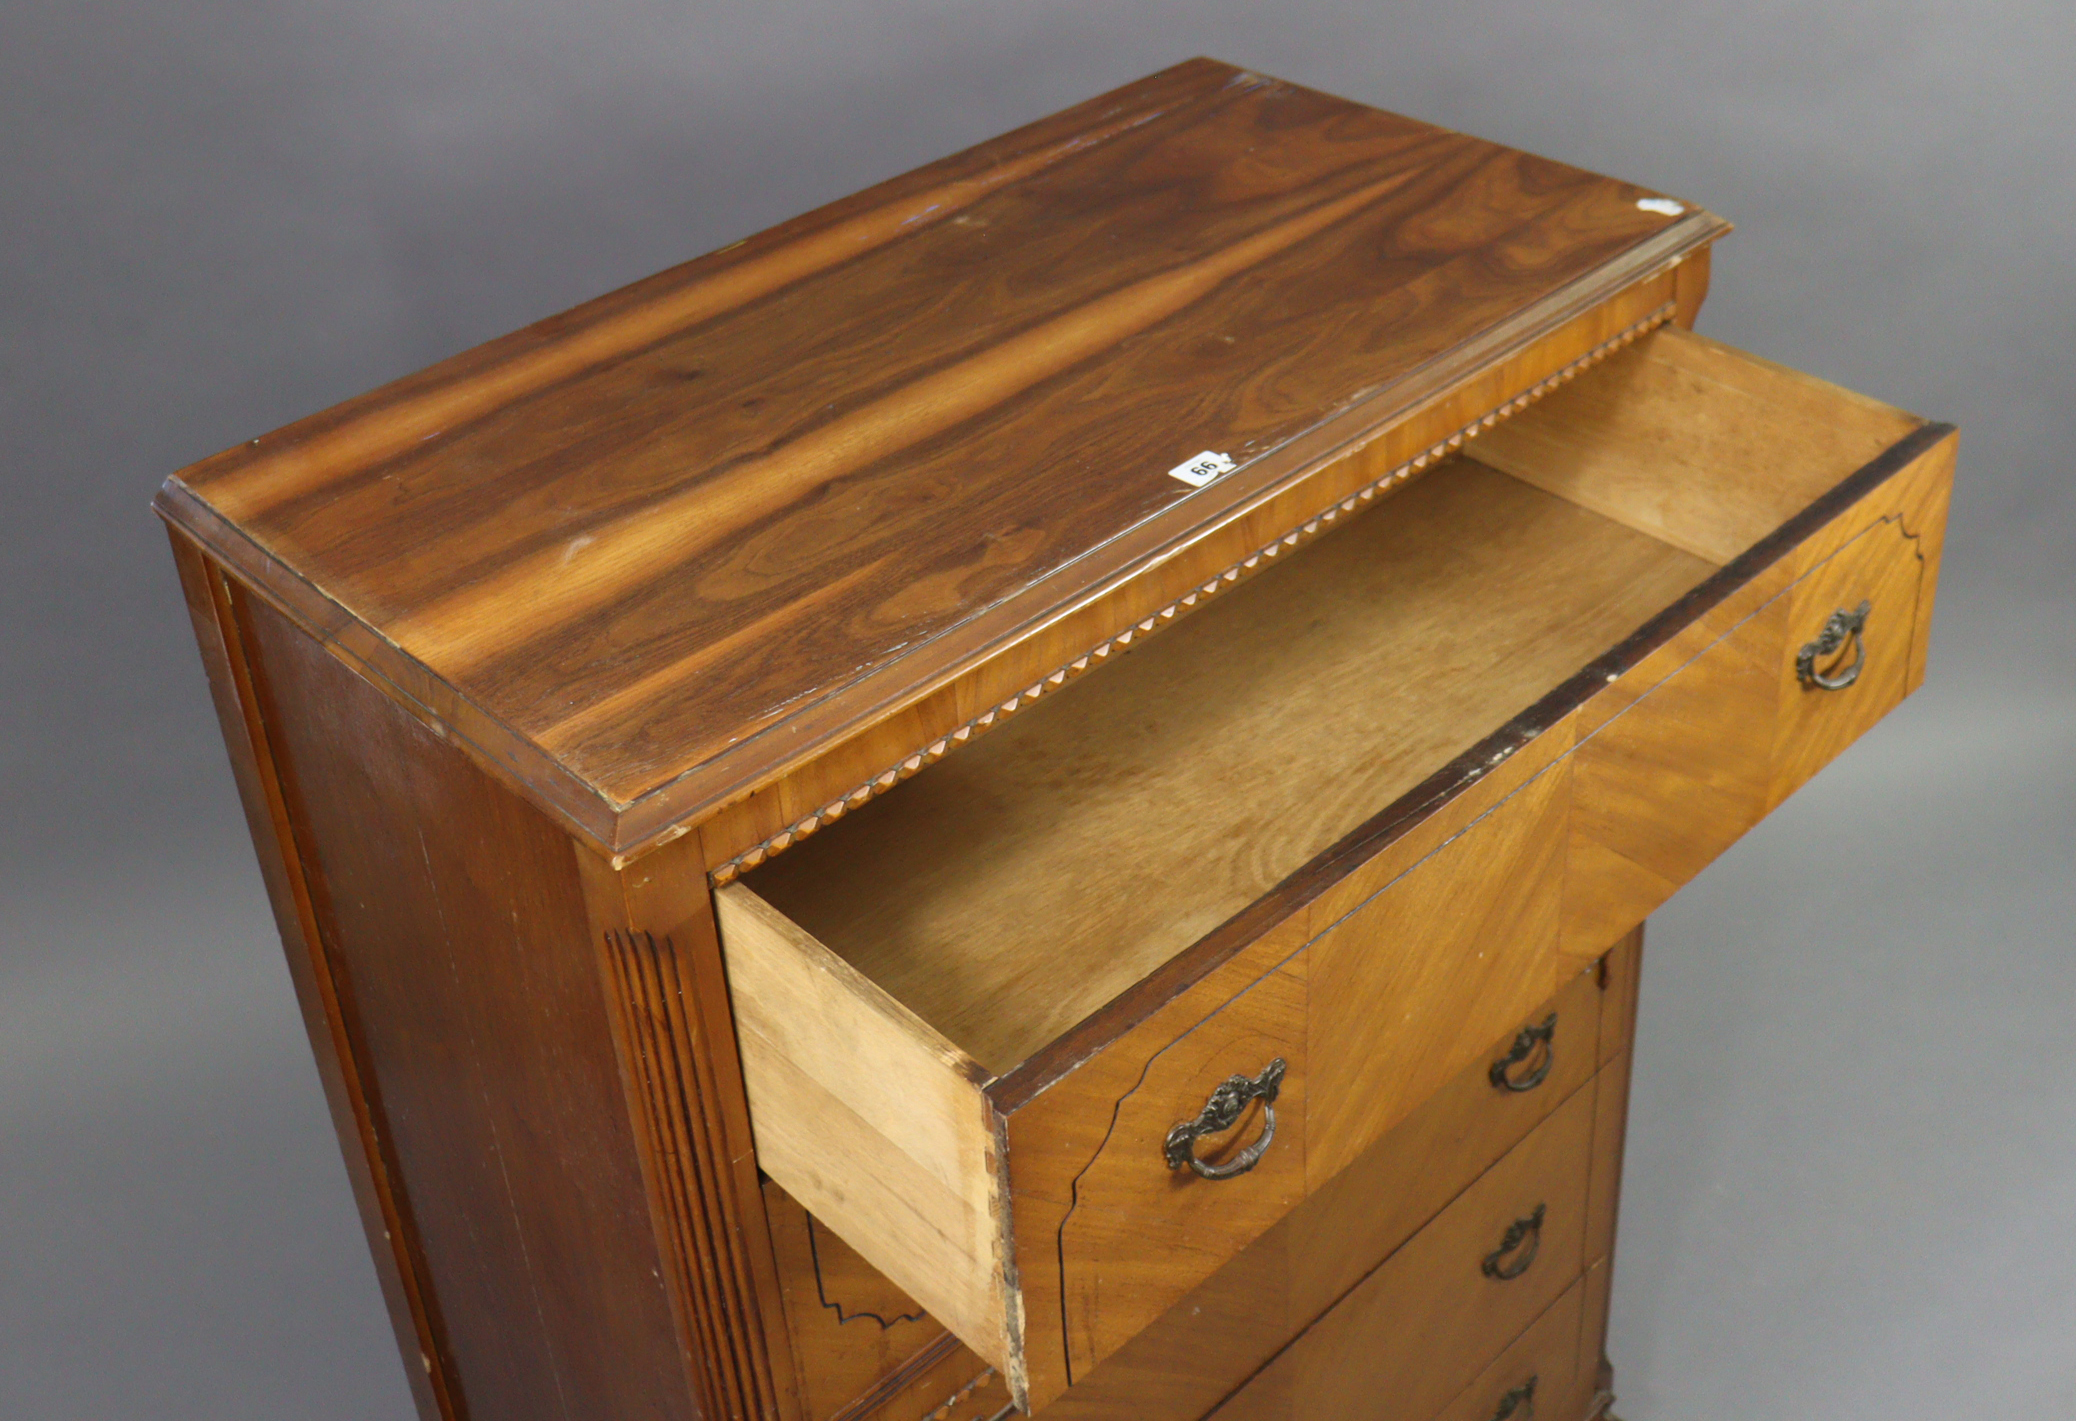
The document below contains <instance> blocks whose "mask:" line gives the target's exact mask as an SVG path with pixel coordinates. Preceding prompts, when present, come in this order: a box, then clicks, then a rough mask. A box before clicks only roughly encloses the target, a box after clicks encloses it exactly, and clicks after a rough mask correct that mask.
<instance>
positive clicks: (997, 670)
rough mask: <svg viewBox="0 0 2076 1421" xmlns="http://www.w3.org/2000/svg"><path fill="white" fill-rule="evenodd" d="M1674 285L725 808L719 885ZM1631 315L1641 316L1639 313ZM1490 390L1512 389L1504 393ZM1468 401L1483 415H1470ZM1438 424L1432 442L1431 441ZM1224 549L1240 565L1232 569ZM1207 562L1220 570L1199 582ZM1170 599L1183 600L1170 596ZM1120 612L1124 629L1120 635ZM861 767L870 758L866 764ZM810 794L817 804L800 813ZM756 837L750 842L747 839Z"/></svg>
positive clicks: (924, 761) (1317, 474)
mask: <svg viewBox="0 0 2076 1421" xmlns="http://www.w3.org/2000/svg"><path fill="white" fill-rule="evenodd" d="M1669 289H1670V288H1669V286H1668V278H1665V277H1662V276H1661V277H1659V278H1655V279H1652V280H1647V281H1645V282H1642V283H1639V285H1638V286H1637V287H1635V288H1632V289H1631V290H1630V291H1628V292H1625V293H1623V294H1622V295H1621V296H1618V297H1616V298H1614V299H1613V300H1611V301H1609V302H1608V303H1606V304H1605V305H1603V306H1601V307H1599V308H1596V309H1595V310H1592V311H1589V312H1586V313H1585V314H1584V315H1582V316H1581V317H1579V318H1578V319H1577V320H1576V321H1574V322H1573V323H1572V324H1571V325H1569V326H1567V327H1565V328H1563V329H1561V330H1560V331H1558V332H1557V333H1555V335H1553V336H1552V337H1549V338H1546V340H1545V341H1544V342H1541V343H1539V344H1538V345H1537V346H1536V347H1534V348H1531V350H1529V351H1528V352H1525V353H1524V354H1522V355H1520V356H1517V357H1515V358H1514V359H1512V360H1509V361H1505V362H1502V363H1501V364H1500V365H1499V366H1498V367H1495V368H1494V369H1493V370H1490V371H1487V372H1486V373H1485V374H1484V375H1482V376H1479V377H1476V378H1474V379H1472V380H1470V381H1468V382H1466V383H1465V384H1463V385H1461V386H1459V387H1457V388H1456V389H1455V390H1453V391H1451V392H1450V393H1449V394H1447V395H1446V396H1445V397H1443V398H1442V399H1440V400H1438V401H1436V402H1435V403H1433V404H1430V405H1429V406H1427V407H1426V408H1424V409H1421V410H1420V411H1418V412H1417V413H1416V414H1414V415H1412V416H1410V417H1408V418H1407V419H1406V420H1404V421H1403V422H1402V423H1400V424H1398V425H1396V426H1393V427H1391V428H1389V429H1386V430H1384V431H1382V432H1380V433H1378V434H1376V435H1373V436H1370V437H1367V438H1365V439H1362V440H1359V441H1357V442H1356V444H1355V446H1354V447H1352V448H1345V449H1342V450H1339V451H1336V452H1335V453H1334V454H1333V455H1332V456H1331V457H1330V458H1328V459H1326V460H1325V461H1324V462H1323V463H1321V464H1319V465H1317V466H1316V467H1313V468H1311V469H1308V470H1306V471H1305V472H1304V473H1303V475H1302V476H1301V477H1299V478H1297V479H1295V480H1293V481H1292V485H1291V486H1290V487H1288V488H1286V489H1284V490H1283V491H1281V492H1280V493H1278V494H1277V495H1276V496H1274V497H1273V498H1269V499H1266V500H1264V501H1263V502H1262V503H1261V504H1260V505H1259V506H1257V507H1256V508H1254V509H1252V510H1250V511H1249V512H1248V514H1247V516H1245V517H1244V518H1240V519H1236V520H1234V521H1232V522H1231V523H1229V524H1228V525H1227V526H1225V527H1223V528H1221V529H1217V530H1213V531H1208V532H1205V533H1203V534H1202V535H1201V536H1199V537H1198V538H1197V539H1196V541H1195V542H1194V543H1193V544H1192V545H1191V546H1190V547H1189V548H1188V549H1187V550H1186V551H1184V552H1179V553H1176V554H1173V555H1171V556H1168V557H1167V559H1166V561H1165V562H1164V563H1163V564H1162V565H1161V566H1160V567H1159V568H1157V569H1149V570H1148V571H1147V572H1146V573H1144V574H1142V575H1141V577H1140V578H1139V579H1138V580H1136V581H1133V582H1128V583H1123V584H1120V585H1118V586H1117V587H1115V588H1113V589H1112V590H1111V591H1110V592H1108V593H1106V594H1105V595H1103V596H1101V597H1097V598H1093V599H1091V600H1090V601H1088V602H1086V603H1084V604H1083V605H1082V606H1080V607H1078V608H1077V609H1075V611H1074V612H1073V613H1072V614H1071V615H1070V616H1067V617H1063V618H1062V619H1061V620H1060V621H1059V622H1057V623H1055V624H1054V625H1052V626H1050V627H1048V628H1047V629H1046V631H1045V633H1044V634H1043V635H1042V636H1040V635H1034V636H1031V637H1028V638H1026V639H1025V640H1024V641H1023V642H1022V643H1020V644H1019V645H1017V646H1015V647H1012V648H1009V649H1006V650H1005V651H1004V652H1003V653H1002V654H1001V655H1000V656H998V657H996V658H995V659H994V660H992V661H990V662H988V663H986V664H984V665H982V666H979V667H976V668H974V669H973V670H972V671H971V672H969V673H966V674H965V675H963V676H961V677H960V678H958V679H956V680H955V681H954V682H952V683H951V684H950V685H947V686H945V687H944V688H942V689H941V690H940V691H938V692H935V693H933V694H932V695H930V696H928V697H925V698H924V699H922V700H921V701H919V702H917V703H916V704H915V705H913V706H911V707H909V708H908V709H907V710H906V711H904V712H903V713H902V714H901V715H899V716H895V717H891V718H889V719H888V720H886V721H883V722H881V723H879V724H877V725H874V726H869V727H867V728H866V729H864V730H863V731H861V732H859V733H858V734H856V735H854V736H853V737H852V738H851V739H850V740H849V741H847V742H845V743H844V744H843V745H842V746H839V747H837V748H836V749H835V750H833V751H832V752H831V753H829V754H826V755H824V756H822V757H821V758H819V759H817V760H814V761H812V762H810V763H808V764H805V765H802V766H800V767H799V768H797V769H794V770H791V771H789V772H787V773H786V774H785V775H783V776H781V777H780V778H778V779H777V780H776V781H774V782H773V783H772V784H770V785H768V786H766V787H765V788H763V789H761V790H759V791H757V792H756V793H754V794H752V795H751V796H749V797H748V798H747V799H745V800H741V801H737V802H736V803H734V804H731V805H729V806H727V807H725V808H724V809H723V810H722V812H721V813H720V814H718V815H716V817H715V819H714V820H712V821H710V822H709V823H708V824H707V825H706V826H705V827H704V830H703V835H702V836H703V838H704V840H705V842H706V844H707V849H708V862H709V863H712V864H714V865H715V867H714V870H713V876H714V881H715V882H716V883H726V882H728V881H730V880H731V879H733V878H734V877H736V876H737V875H739V874H740V873H743V872H745V871H747V870H749V869H751V868H754V867H756V866H757V865H758V864H760V863H762V862H764V861H765V860H766V859H767V858H769V857H770V856H771V855H773V854H776V853H780V852H783V851H784V850H785V849H787V848H789V847H791V846H792V845H793V844H795V843H797V842H799V841H800V840H801V839H803V838H806V837H807V836H808V835H810V834H812V833H814V832H815V831H816V830H818V829H820V828H823V827H825V826H827V825H829V824H832V823H834V822H835V821H836V820H838V819H840V818H842V817H843V816H844V815H845V814H847V813H849V812H850V811H852V810H854V809H856V808H858V807H859V806H860V805H861V804H864V803H865V802H867V801H868V800H870V799H872V798H874V797H875V796H877V795H878V794H881V793H883V792H884V791H886V790H888V789H891V788H893V787H894V785H896V784H898V783H900V782H901V781H902V780H905V779H907V778H908V777H909V776H911V775H913V774H915V773H917V772H918V771H920V770H921V769H923V768H924V767H925V766H926V765H930V764H934V763H935V762H936V761H938V760H940V759H942V758H943V757H944V756H945V755H947V754H949V753H950V752H952V751H954V750H956V749H958V748H960V747H961V746H963V745H965V744H966V743H967V742H969V741H970V740H971V739H972V738H973V737H974V736H976V735H980V734H983V733H985V732H986V731H988V730H990V729H992V728H994V727H996V726H998V725H1000V724H1001V723H1002V722H1004V721H1006V720H1007V719H1008V718H1009V717H1010V716H1012V715H1015V714H1017V713H1018V712H1019V711H1021V710H1023V709H1025V708H1027V707H1029V706H1030V705H1031V704H1033V703H1034V702H1036V701H1037V700H1038V699H1039V698H1040V697H1042V696H1045V695H1047V694H1049V693H1051V692H1052V691H1055V690H1057V689H1058V688H1060V687H1061V686H1063V685H1065V684H1067V683H1068V682H1069V681H1071V680H1073V679H1075V678H1076V677H1078V676H1080V675H1082V674H1083V673H1084V672H1087V671H1090V670H1093V669H1095V668H1096V667H1098V666H1101V665H1103V664H1104V663H1105V662H1106V661H1107V660H1108V658H1110V657H1111V656H1112V655H1113V654H1115V653H1118V652H1121V651H1124V650H1126V649H1127V648H1129V647H1131V646H1132V645H1133V644H1134V643H1135V642H1138V641H1143V639H1144V638H1145V637H1147V636H1149V635H1151V634H1153V633H1154V632H1156V631H1159V630H1160V629H1161V628H1163V627H1165V626H1167V625H1168V624H1170V623H1172V622H1173V621H1174V620H1175V619H1176V618H1177V617H1180V616H1182V615H1184V614H1186V613H1188V612H1189V611H1190V610H1191V609H1192V608H1195V607H1198V606H1200V605H1201V604H1203V603H1204V602H1207V601H1209V600H1210V599H1211V598H1212V597H1214V596H1217V595H1218V594H1219V593H1221V592H1223V591H1225V590H1227V589H1228V588H1230V587H1233V586H1235V585H1236V584H1238V583H1240V582H1241V581H1242V580H1243V579H1246V578H1248V577H1250V576H1251V575H1252V574H1253V573H1255V572H1257V571H1259V570H1262V569H1265V568H1268V567H1271V566H1274V565H1275V560H1276V559H1277V558H1278V557H1279V556H1283V555H1287V554H1288V553H1289V552H1290V551H1291V550H1293V549H1296V548H1299V547H1302V546H1303V545H1305V544H1306V543H1308V542H1309V541H1310V540H1311V539H1312V538H1313V537H1315V536H1316V535H1317V534H1319V533H1321V532H1323V531H1327V530H1329V529H1331V528H1332V527H1334V525H1335V524H1336V523H1337V522H1339V521H1340V520H1341V519H1342V518H1344V517H1346V516H1348V515H1351V514H1354V513H1356V512H1359V511H1361V510H1362V509H1364V508H1365V507H1367V506H1368V505H1369V504H1370V502H1371V501H1372V500H1374V499H1375V498H1377V497H1378V496H1379V495H1382V494H1387V493H1390V492H1391V491H1393V490H1394V489H1396V488H1397V487H1398V486H1400V485H1402V484H1404V483H1405V482H1407V481H1408V480H1409V479H1411V478H1413V477H1414V476H1415V475H1418V474H1420V473H1421V472H1422V471H1424V470H1426V469H1428V468H1430V467H1432V466H1434V465H1436V464H1439V463H1440V462H1441V461H1442V460H1444V459H1446V458H1448V457H1449V456H1450V455H1451V454H1453V453H1454V452H1456V451H1457V450H1459V449H1461V448H1463V447H1464V446H1465V444H1466V443H1467V442H1468V441H1469V440H1471V439H1473V438H1475V437H1477V436H1478V435H1479V434H1481V433H1483V432H1484V431H1485V430H1487V429H1489V428H1491V427H1493V426H1494V425H1495V424H1496V423H1497V422H1498V421H1499V420H1501V419H1503V418H1507V417H1509V416H1511V415H1513V414H1515V413H1517V412H1519V411H1520V410H1522V409H1525V408H1527V407H1528V406H1529V405H1530V404H1533V403H1534V402H1535V401H1536V400H1539V399H1541V398H1542V397H1543V396H1545V395H1546V394H1548V393H1549V392H1550V391H1551V390H1554V389H1556V388H1558V387H1560V386H1562V385H1564V384H1566V383H1568V382H1569V381H1570V380H1572V379H1574V378H1576V377H1577V376H1578V375H1580V374H1581V373H1583V372H1584V371H1586V370H1589V369H1591V368H1592V367H1593V366H1595V365H1597V364H1598V363H1599V362H1600V361H1601V360H1603V359H1605V358H1606V357H1607V356H1609V355H1611V354H1613V353H1614V352H1615V351H1617V350H1620V349H1622V348H1624V347H1626V346H1627V345H1629V344H1630V343H1632V342H1633V341H1635V340H1637V339H1638V338H1640V337H1642V336H1643V335H1645V334H1647V333H1648V332H1650V331H1651V330H1653V329H1656V328H1657V327H1658V326H1659V325H1661V324H1663V323H1664V322H1665V321H1666V320H1668V319H1670V318H1671V315H1672V312H1673V310H1674V307H1673V304H1672V303H1671V302H1670V301H1665V302H1660V303H1659V304H1656V305H1653V304H1652V302H1653V301H1654V300H1656V299H1657V297H1658V296H1659V295H1661V294H1663V293H1664V292H1665V291H1666V290H1669ZM1639 312H1640V313H1641V314H1637V313H1639ZM1632 315H1633V316H1634V319H1630V317H1631V316H1632ZM1610 328H1611V329H1612V332H1613V333H1612V334H1609V335H1606V336H1605V337H1604V338H1601V339H1598V340H1597V341H1594V343H1592V344H1588V345H1586V346H1585V347H1584V349H1583V350H1582V351H1581V352H1580V353H1579V354H1577V355H1576V356H1574V357H1572V358H1571V359H1569V360H1567V361H1566V362H1565V363H1563V364H1562V365H1560V366H1558V367H1557V368H1556V369H1555V370H1554V371H1552V372H1551V373H1549V374H1546V375H1541V376H1540V377H1539V378H1536V379H1535V380H1534V383H1532V384H1527V385H1526V386H1525V388H1524V387H1523V384H1522V382H1523V381H1525V380H1527V379H1529V374H1528V373H1526V372H1534V371H1540V370H1543V369H1544V368H1545V367H1546V365H1547V364H1548V361H1549V359H1553V358H1555V357H1556V356H1557V355H1558V354H1561V353H1563V352H1566V351H1569V350H1571V349H1573V348H1575V346H1576V345H1577V344H1578V343H1579V342H1582V341H1589V340H1594V338H1595V337H1596V336H1598V335H1599V334H1600V333H1601V332H1602V331H1606V330H1609V329H1610ZM1491 390H1498V391H1503V392H1507V393H1506V394H1505V395H1503V396H1498V397H1495V396H1493V395H1491V394H1490V393H1489V391H1491ZM1517 390H1518V391H1519V393H1514V392H1515V391H1517ZM1491 398H1498V399H1499V400H1500V402H1499V403H1496V404H1493V405H1491V406H1489V407H1487V406H1485V405H1484V404H1483V401H1485V400H1487V399H1491ZM1465 409H1469V410H1472V411H1474V412H1475V413H1474V414H1473V416H1472V417H1471V418H1470V419H1469V420H1468V421H1464V422H1459V421H1462V420H1463V416H1462V411H1463V410H1465ZM1430 434H1433V435H1434V438H1433V442H1432V443H1424V441H1425V440H1427V439H1428V438H1429V436H1430ZM1408 450H1417V451H1418V452H1412V453H1408V452H1407V451H1408ZM1264 530H1266V534H1264ZM1264 536H1265V537H1266V541H1263V538H1264ZM1221 559H1229V561H1224V562H1223V564H1222V565H1221ZM1206 570H1208V571H1209V576H1208V577H1204V579H1203V580H1202V581H1201V582H1199V581H1196V579H1197V578H1198V577H1201V576H1203V574H1204V572H1205V571H1206ZM1162 596H1168V597H1171V598H1172V600H1170V601H1168V602H1167V603H1166V604H1165V605H1161V604H1160V601H1159V599H1160V597H1162ZM1142 613H1143V614H1144V615H1142ZM1120 620H1122V623H1123V625H1122V629H1121V630H1116V631H1115V632H1114V633H1113V632H1112V631H1110V630H1109V629H1110V628H1114V627H1117V626H1118V625H1119V622H1120ZM1091 635H1093V636H1096V637H1097V638H1098V640H1096V641H1095V642H1094V643H1093V644H1090V643H1089V642H1087V641H1086V640H1085V638H1087V637H1089V636H1091ZM1061 648H1064V649H1065V650H1064V651H1063V650H1061ZM1034 658H1035V660H1034ZM1034 671H1035V672H1036V679H1033V680H1030V681H1029V684H1025V677H1026V676H1029V675H1031V674H1032V673H1033V672H1034ZM990 687H993V688H995V689H993V690H991V689H990ZM1008 687H1016V688H1018V689H1016V690H1015V692H1014V694H1011V695H1009V696H1008V697H1007V699H1002V700H991V699H990V697H992V696H994V695H997V694H1000V692H1001V690H1003V689H1006V688H1008ZM975 702H978V703H979V704H980V705H982V706H984V707H985V709H982V710H980V711H978V712H977V713H974V712H972V711H969V710H966V709H963V708H964V707H968V706H970V705H972V704H974V703H975ZM946 714H952V715H963V716H965V717H966V718H965V719H964V720H962V721H958V722H956V723H955V724H953V725H950V726H947V725H945V724H943V723H942V717H943V716H944V715H946ZM861 766H862V767H866V768H864V769H862V770H861V768H860V767H861ZM861 775H862V778H860V776H861ZM832 787H833V788H835V789H837V790H839V791H840V793H838V794H837V796H836V797H835V798H833V799H830V798H824V796H826V795H827V794H828V792H829V790H830V788H832ZM802 804H808V805H813V806H814V808H813V809H812V810H811V812H808V813H805V814H801V813H799V806H801V805H802ZM773 813H778V814H780V815H782V816H793V817H786V818H785V819H784V822H783V826H782V827H777V826H775V825H774V824H773V823H772V822H771V815H772V814H773ZM760 836H761V837H760ZM744 844H746V845H747V846H746V847H740V848H738V847H737V846H738V845H744ZM731 855H732V856H731Z"/></svg>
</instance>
